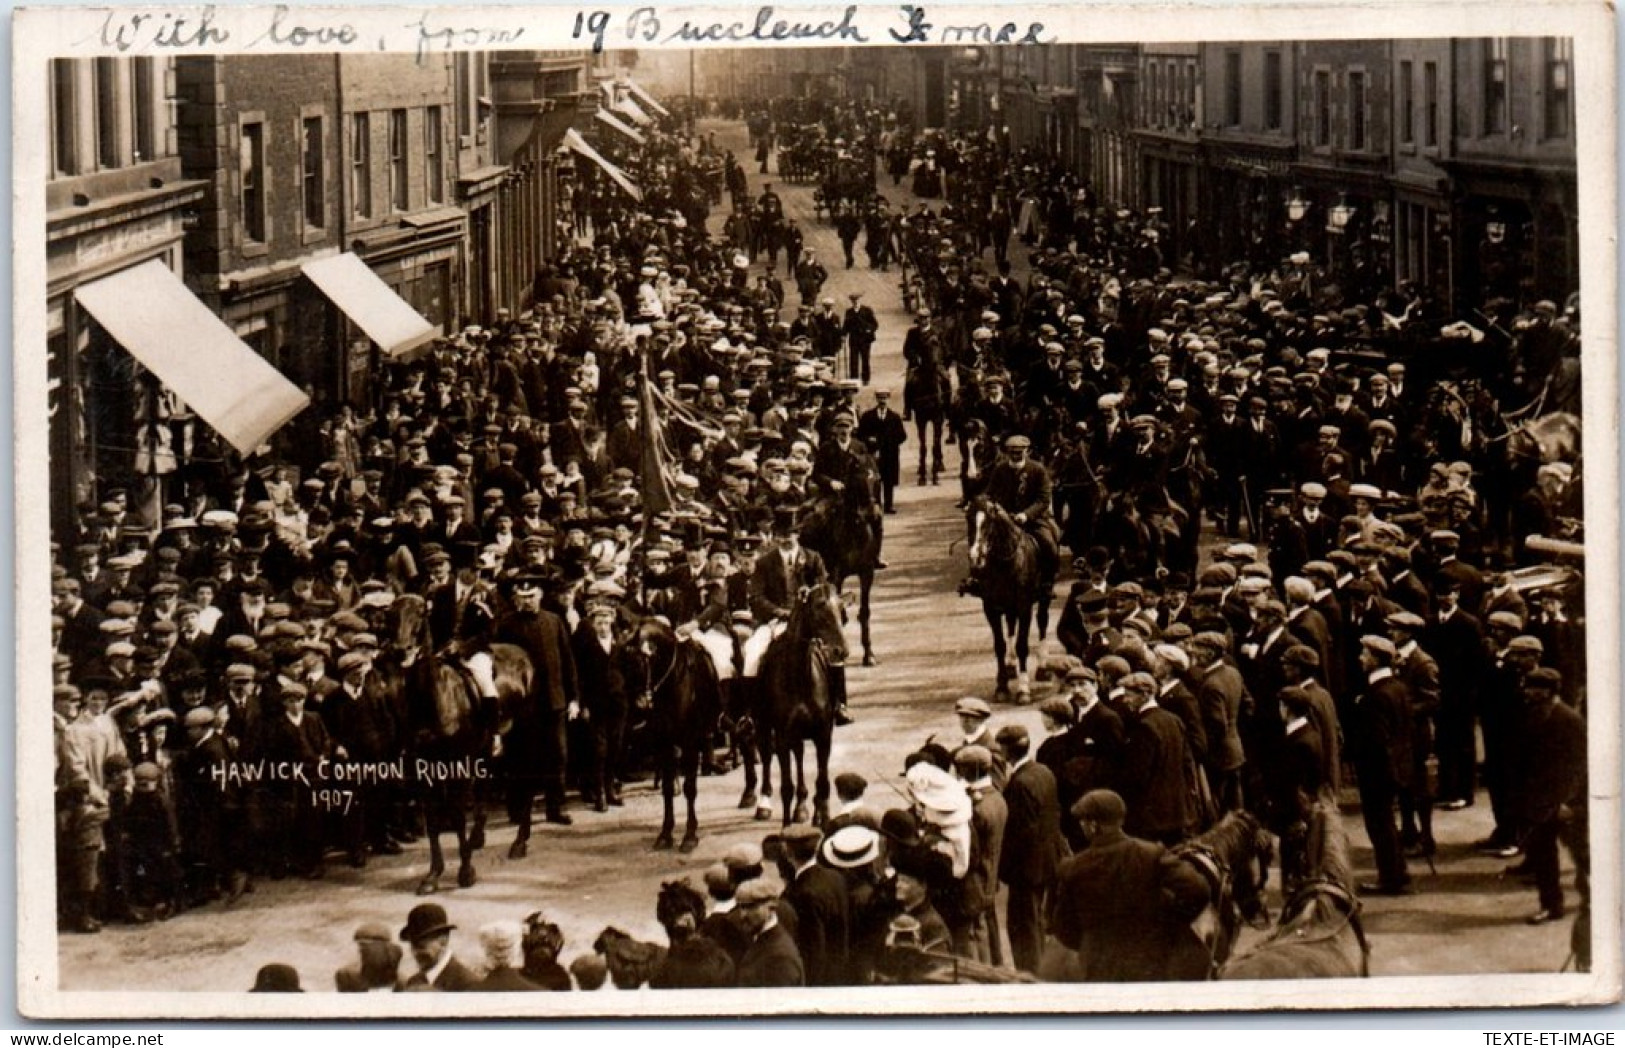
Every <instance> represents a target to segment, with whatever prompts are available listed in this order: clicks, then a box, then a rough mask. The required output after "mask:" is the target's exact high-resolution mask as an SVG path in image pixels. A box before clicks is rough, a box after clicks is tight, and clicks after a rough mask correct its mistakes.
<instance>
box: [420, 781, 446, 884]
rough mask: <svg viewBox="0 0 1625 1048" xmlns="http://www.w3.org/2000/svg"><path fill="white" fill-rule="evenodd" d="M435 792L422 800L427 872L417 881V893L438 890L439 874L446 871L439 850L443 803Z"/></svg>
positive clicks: (444, 857) (442, 855)
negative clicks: (426, 843)
mask: <svg viewBox="0 0 1625 1048" xmlns="http://www.w3.org/2000/svg"><path fill="white" fill-rule="evenodd" d="M438 792H439V791H438V789H437V790H436V792H435V793H432V794H430V795H429V796H428V797H426V798H424V801H423V834H424V836H426V837H428V838H429V872H428V873H426V874H424V875H423V880H421V881H419V882H418V894H419V895H433V894H434V893H435V892H437V891H439V890H440V875H441V874H443V873H445V872H446V855H445V853H444V852H442V851H441V850H440V825H441V819H442V812H443V811H444V808H445V804H444V802H443V801H442V799H441V798H440V797H439V796H438Z"/></svg>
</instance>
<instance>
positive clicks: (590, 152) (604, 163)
mask: <svg viewBox="0 0 1625 1048" xmlns="http://www.w3.org/2000/svg"><path fill="white" fill-rule="evenodd" d="M564 144H565V146H566V147H568V148H569V149H572V150H574V151H575V152H576V153H578V154H580V155H581V156H584V157H586V158H587V159H588V160H591V161H592V162H593V163H595V164H597V165H598V167H599V170H601V171H603V172H604V174H606V175H608V176H609V177H610V178H612V179H614V181H615V184H616V185H618V186H620V187H621V188H622V189H624V190H626V195H627V196H629V197H631V198H632V199H633V200H636V201H637V202H638V203H640V204H641V203H642V202H643V191H642V190H640V189H639V188H638V187H637V185H636V183H634V182H633V181H632V180H631V179H630V178H627V177H626V172H624V171H622V170H621V169H620V168H618V167H616V166H615V165H614V164H612V163H610V162H609V161H608V160H605V159H604V155H603V154H602V153H600V152H598V150H596V149H594V148H593V147H592V146H590V145H588V144H587V140H586V139H585V138H582V137H581V132H579V131H577V130H576V129H575V128H573V127H572V128H571V129H570V130H568V131H566V132H565V133H564Z"/></svg>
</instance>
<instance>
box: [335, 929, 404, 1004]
mask: <svg viewBox="0 0 1625 1048" xmlns="http://www.w3.org/2000/svg"><path fill="white" fill-rule="evenodd" d="M355 946H356V953H357V957H356V960H355V961H353V962H352V963H350V964H347V965H345V966H344V967H343V968H340V969H339V970H338V971H336V972H334V973H333V982H334V986H335V988H336V989H337V990H338V992H339V993H373V992H379V991H386V992H393V991H396V990H400V989H401V988H402V987H403V986H404V985H405V984H404V981H403V980H402V979H401V976H400V964H401V957H402V955H403V953H404V951H402V949H401V947H400V944H399V943H397V942H396V941H395V937H394V936H393V935H390V934H389V928H388V927H387V926H386V925H385V924H384V923H383V922H381V921H368V922H367V923H365V924H363V925H362V926H361V927H359V928H357V929H356V930H355Z"/></svg>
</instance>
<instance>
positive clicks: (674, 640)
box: [622, 618, 722, 853]
mask: <svg viewBox="0 0 1625 1048" xmlns="http://www.w3.org/2000/svg"><path fill="white" fill-rule="evenodd" d="M622 644H623V648H622V651H623V656H624V658H625V659H626V663H627V666H628V668H629V670H630V674H629V683H632V684H633V685H635V686H636V687H637V688H638V689H639V691H638V695H639V698H638V699H637V704H638V705H646V706H647V709H648V711H649V735H650V737H651V739H652V741H653V743H654V747H655V753H654V757H655V777H656V779H657V780H658V781H659V783H660V795H661V799H662V800H663V801H664V802H665V814H664V817H663V819H662V821H661V824H660V835H659V836H658V837H656V838H655V844H654V846H655V849H656V850H664V849H667V848H670V847H671V846H672V830H673V828H674V826H675V822H676V816H675V813H674V811H673V807H674V802H675V794H676V791H677V778H678V776H679V775H681V776H682V780H683V798H684V800H686V801H687V802H688V822H687V824H686V826H685V829H684V831H683V842H682V844H681V845H680V846H679V848H678V850H679V851H682V852H684V853H687V852H691V851H693V850H694V849H695V847H696V846H697V845H698V844H699V842H700V832H699V819H698V818H697V817H696V815H695V814H694V798H695V797H696V795H697V794H698V792H699V788H698V782H699V774H700V759H701V757H703V756H705V755H706V754H707V753H708V752H709V749H710V740H711V733H712V732H713V731H714V730H715V728H716V723H717V717H718V716H719V715H720V713H721V710H722V686H721V683H720V682H719V681H718V679H717V670H716V667H715V666H714V665H713V664H712V662H711V657H710V655H709V654H708V653H707V652H706V651H705V649H704V648H702V647H700V646H699V645H698V644H696V643H692V642H690V641H688V640H686V639H684V638H681V637H679V636H678V635H677V633H676V632H675V631H674V630H673V629H672V628H671V627H670V626H669V625H667V624H666V623H665V622H664V621H663V620H661V619H658V618H647V619H644V620H643V621H642V622H640V623H638V625H637V627H636V628H634V629H633V630H632V631H631V633H630V634H628V636H627V638H626V640H625V641H623V642H622Z"/></svg>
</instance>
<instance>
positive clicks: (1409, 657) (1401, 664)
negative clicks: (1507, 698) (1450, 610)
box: [1384, 611, 1439, 858]
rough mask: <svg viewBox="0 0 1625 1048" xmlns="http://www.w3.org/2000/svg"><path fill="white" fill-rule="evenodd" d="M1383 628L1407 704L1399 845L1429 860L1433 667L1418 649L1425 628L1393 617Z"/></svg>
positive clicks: (1405, 614) (1414, 618)
mask: <svg viewBox="0 0 1625 1048" xmlns="http://www.w3.org/2000/svg"><path fill="white" fill-rule="evenodd" d="M1384 625H1386V626H1387V629H1388V639H1389V640H1391V641H1393V642H1394V649H1395V652H1394V673H1395V674H1396V675H1398V677H1399V678H1400V679H1401V680H1403V681H1404V682H1405V687H1406V690H1407V692H1408V693H1409V695H1410V699H1411V729H1412V734H1411V785H1410V788H1409V789H1407V790H1406V791H1405V792H1404V793H1402V794H1400V797H1399V817H1400V837H1399V843H1400V845H1401V846H1402V847H1404V848H1405V849H1406V851H1407V852H1411V851H1413V850H1414V852H1415V853H1416V854H1417V855H1418V856H1420V857H1422V858H1429V857H1431V856H1432V855H1433V852H1434V841H1433V795H1432V793H1430V792H1429V790H1428V771H1427V763H1428V757H1430V756H1431V755H1432V754H1433V718H1434V716H1435V715H1436V714H1437V713H1438V710H1439V664H1438V663H1436V662H1434V661H1433V656H1431V655H1429V654H1428V653H1427V652H1426V651H1424V650H1423V649H1422V646H1421V644H1420V643H1418V638H1419V637H1420V636H1421V635H1422V631H1423V629H1424V628H1425V627H1426V625H1427V624H1426V622H1425V621H1424V620H1423V619H1422V617H1421V616H1420V615H1417V614H1415V613H1413V612H1409V611H1396V612H1394V613H1393V614H1391V615H1389V616H1388V618H1387V621H1386V622H1385V623H1384Z"/></svg>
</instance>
